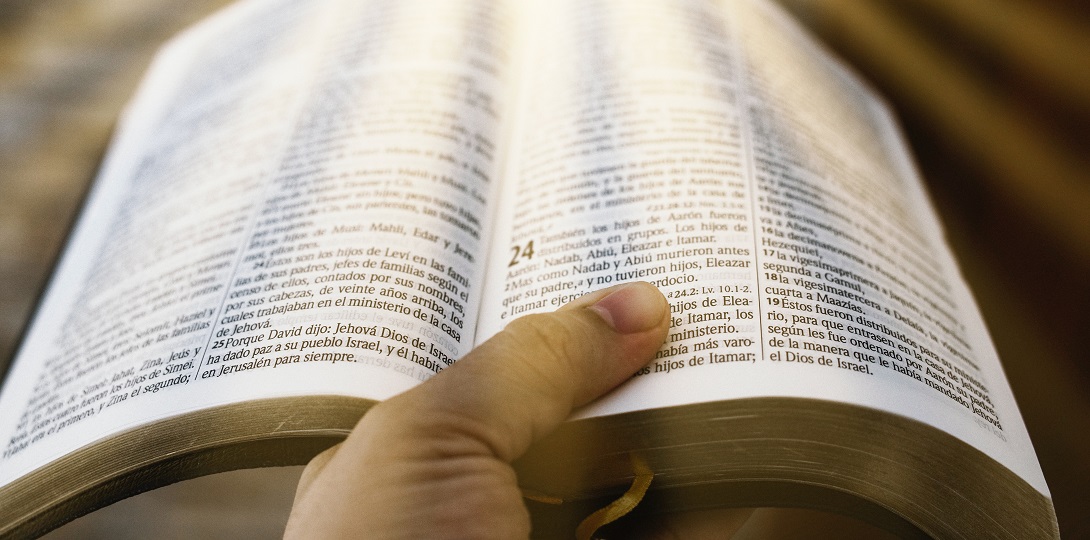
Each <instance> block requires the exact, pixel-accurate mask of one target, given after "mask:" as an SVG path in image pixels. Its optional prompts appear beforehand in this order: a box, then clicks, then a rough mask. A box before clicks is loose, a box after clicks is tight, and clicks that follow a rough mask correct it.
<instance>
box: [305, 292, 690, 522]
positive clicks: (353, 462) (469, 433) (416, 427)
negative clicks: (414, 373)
mask: <svg viewBox="0 0 1090 540" xmlns="http://www.w3.org/2000/svg"><path fill="white" fill-rule="evenodd" d="M669 314H670V306H669V304H668V303H667V302H666V299H665V298H664V297H663V296H662V294H661V293H660V292H659V291H658V289H656V288H655V287H654V286H652V285H650V284H648V283H630V284H625V285H618V286H616V287H612V288H609V289H605V290H602V291H598V292H596V293H591V294H588V295H586V296H583V297H581V298H579V299H577V300H575V301H573V302H571V303H570V304H568V305H566V306H564V307H562V308H560V309H559V310H558V311H556V312H553V313H546V314H539V315H530V316H526V317H522V318H519V319H517V320H515V321H513V322H512V323H511V324H509V325H508V326H507V328H506V329H504V330H503V331H502V332H500V333H499V334H497V335H496V336H494V337H493V338H492V339H490V340H488V341H487V342H485V343H484V344H482V345H481V346H480V347H478V348H476V349H474V350H473V351H472V352H470V353H469V354H468V355H466V356H465V357H464V358H462V359H461V360H459V361H458V362H457V363H455V364H454V365H453V366H451V367H449V368H447V369H445V370H443V371H442V372H441V373H439V374H438V375H436V376H434V377H432V378H431V379H429V380H428V381H426V382H424V383H422V384H420V385H419V386H417V387H415V388H413V389H412V390H409V391H407V392H405V393H403V394H400V395H398V396H396V397H394V398H391V399H389V400H387V401H384V402H382V403H379V404H378V405H375V406H374V407H373V408H372V409H371V410H370V411H369V412H368V413H367V414H366V415H364V417H363V419H362V420H360V423H359V424H358V425H357V426H356V429H354V430H353V431H352V433H351V434H350V435H349V437H348V439H346V440H345V441H344V443H342V444H341V445H339V446H337V447H334V449H331V450H330V451H327V452H326V453H324V454H322V455H320V456H319V457H318V458H315V459H314V460H313V461H312V462H311V464H310V465H309V466H308V467H307V469H306V470H305V471H304V473H303V477H302V478H301V479H300V482H299V488H298V490H297V492H296V501H295V507H294V508H293V509H292V517H291V519H290V520H289V523H288V531H287V532H288V533H289V536H291V534H292V533H300V534H302V531H307V535H311V536H314V535H318V536H321V535H320V534H318V532H319V531H322V532H323V533H322V534H325V533H329V535H331V536H335V535H336V534H340V532H344V531H352V530H369V531H371V532H372V533H374V534H373V535H374V536H376V537H378V536H382V534H380V531H382V530H386V531H399V533H398V535H400V536H403V537H413V535H414V534H415V532H418V531H429V530H430V531H435V530H460V527H462V526H466V525H467V524H471V525H474V526H482V527H486V529H487V530H489V531H491V532H493V533H497V534H496V536H498V537H513V536H525V530H527V528H528V525H529V521H528V518H527V516H526V510H525V507H524V506H523V505H522V499H521V497H520V494H519V491H518V487H517V484H516V481H515V477H514V471H513V470H512V469H511V467H510V466H509V465H508V464H509V463H510V462H511V461H513V460H514V459H516V458H518V457H519V456H520V455H521V454H522V453H523V452H525V451H526V449H527V448H528V447H529V446H530V444H531V443H533V442H534V441H535V440H537V439H539V438H541V437H542V436H544V435H545V434H547V433H549V432H550V431H552V430H553V429H555V428H556V427H557V426H558V425H559V424H560V423H561V422H563V421H564V420H565V419H566V418H567V417H568V416H570V415H571V412H572V410H573V409H575V408H576V407H579V406H581V405H584V404H586V403H587V402H589V401H591V400H593V399H594V398H596V397H598V396H600V395H602V394H604V393H605V392H607V391H608V390H610V389H611V388H613V387H615V386H617V385H618V384H620V383H621V382H623V381H624V380H625V379H627V378H628V377H630V376H631V375H632V374H633V373H634V372H635V371H636V370H637V369H639V368H640V367H642V366H643V365H644V364H646V363H647V362H648V361H649V360H650V359H651V358H652V357H653V356H654V354H655V351H657V350H658V348H659V347H660V346H661V345H662V342H663V340H664V339H665V338H666V333H667V329H668V327H669V319H670V317H669ZM489 516H491V517H489ZM497 520H498V521H497ZM331 531H333V532H331ZM337 531H340V532H337ZM516 531H523V532H521V533H517V532H516ZM431 534H434V532H433V533H431Z"/></svg>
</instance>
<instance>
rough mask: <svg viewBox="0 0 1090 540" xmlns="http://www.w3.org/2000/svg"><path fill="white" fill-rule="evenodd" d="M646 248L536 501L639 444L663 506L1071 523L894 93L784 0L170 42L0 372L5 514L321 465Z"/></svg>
mask: <svg viewBox="0 0 1090 540" xmlns="http://www.w3.org/2000/svg"><path fill="white" fill-rule="evenodd" d="M635 280H642V281H648V282H651V283H653V284H655V285H656V286H658V287H659V288H660V289H661V290H662V291H663V292H664V293H665V294H666V295H667V297H668V298H669V299H670V301H671V305H672V320H671V330H670V334H669V338H668V340H667V342H666V344H665V345H664V346H663V348H662V350H660V351H659V353H658V354H657V356H656V358H655V360H654V361H653V362H652V363H650V364H649V365H648V366H647V367H645V368H644V369H643V370H641V371H640V372H639V373H638V374H637V375H636V376H635V377H633V378H632V380H630V381H629V382H627V383H626V384H625V385H623V386H622V387H620V388H618V389H617V390H615V391H614V392H612V393H611V394H609V395H607V396H606V397H604V398H603V399H601V400H599V401H597V402H595V403H593V404H591V405H589V406H587V407H585V408H584V409H582V410H580V411H579V412H578V413H577V414H576V416H575V417H574V418H573V419H572V420H571V421H570V422H568V423H567V424H566V425H565V426H564V427H563V428H561V430H560V431H558V432H557V433H555V434H554V435H552V436H551V437H550V438H548V439H547V440H545V441H543V442H542V443H541V444H539V445H537V446H535V447H534V448H533V449H531V451H530V452H529V453H528V454H527V455H526V456H524V457H523V458H522V459H521V460H520V461H519V463H518V464H517V468H518V469H519V471H520V481H521V482H522V484H523V485H524V486H525V487H526V489H527V490H529V491H533V492H536V493H541V494H546V495H548V496H551V497H555V498H557V499H561V500H564V501H569V503H568V504H566V505H562V506H560V507H559V508H556V509H548V508H547V509H545V510H542V512H543V513H544V514H547V515H559V514H564V513H567V512H572V510H571V508H572V507H581V502H586V501H591V502H593V501H597V500H599V499H601V498H603V497H609V496H611V495H615V494H617V493H618V492H619V491H623V490H624V488H625V487H626V486H627V485H628V484H629V483H630V482H631V480H632V478H633V476H634V474H635V473H634V470H633V465H632V464H633V463H634V462H635V461H638V462H639V463H641V464H642V466H645V467H646V468H647V469H648V470H650V471H651V472H652V473H654V475H655V476H654V480H653V481H652V484H651V491H650V493H649V495H648V501H647V503H648V504H647V507H648V508H649V509H654V510H657V511H675V510H685V509H699V508H710V507H718V506H761V505H768V506H804V507H812V508H820V509H825V510H831V511H836V512H841V513H846V514H850V515H854V516H857V517H859V518H861V519H865V520H868V521H871V522H873V523H876V524H878V525H880V526H882V527H885V528H887V529H888V530H890V531H893V532H895V533H898V534H901V535H904V536H906V537H911V536H932V537H939V538H969V537H984V536H987V537H1000V538H1047V537H1056V536H1057V532H1056V531H1057V529H1056V522H1055V515H1054V512H1053V510H1052V503H1051V500H1050V498H1049V493H1048V488H1047V486H1046V484H1045V481H1044V478H1043V476H1042V474H1041V471H1040V467H1039V466H1038V464H1037V460H1036V457H1035V455H1034V453H1033V449H1032V446H1031V444H1030V440H1029V437H1028V435H1027V433H1026V429H1025V427H1024V425H1023V422H1022V420H1021V417H1020V415H1019V412H1018V409H1017V406H1016V404H1015V402H1014V398H1013V396H1012V394H1011V391H1010V389H1009V387H1008V384H1007V382H1006V379H1005V378H1004V375H1003V372H1002V369H1001V367H1000V364H999V360H998V358H997V357H996V354H995V352H994V349H993V347H992V345H991V343H990V341H989V338H988V336H987V333H986V330H985V328H984V325H983V321H982V320H981V317H980V315H979V312H978V311H977V309H976V307H975V305H974V303H973V301H972V299H971V298H970V295H969V293H968V289H967V288H966V285H965V283H964V281H963V280H962V279H961V277H960V275H959V273H958V270H957V268H956V266H955V264H954V262H953V260H952V258H951V255H950V251H949V249H948V248H947V247H946V244H945V242H944V240H943V234H942V231H941V228H940V226H939V224H938V221H937V219H936V217H935V213H934V211H933V210H932V208H931V206H930V204H929V202H928V200H927V196H926V194H925V192H924V190H923V188H922V185H921V183H920V181H919V179H918V178H917V175H916V173H915V171H914V169H913V166H912V164H911V161H910V158H909V156H908V153H907V149H906V146H905V144H904V142H903V141H902V140H901V137H900V135H899V133H898V131H897V128H896V126H895V123H894V121H893V119H892V117H891V114H890V112H889V111H888V108H887V107H886V106H885V105H884V104H883V103H882V102H881V101H880V100H879V99H878V98H876V97H875V96H874V94H873V93H872V92H871V91H870V90H869V89H868V88H867V87H866V86H865V85H864V84H862V83H861V82H860V81H859V80H857V78H856V77H854V76H853V75H852V74H851V73H850V72H849V71H848V70H847V69H846V68H845V67H843V66H842V65H840V64H839V63H838V62H837V61H836V60H835V59H833V58H832V57H831V56H830V55H829V54H828V53H827V52H825V51H824V50H823V49H822V47H821V46H820V45H819V44H817V43H816V42H814V41H813V40H812V39H811V38H810V37H809V36H807V35H806V34H805V33H804V32H802V31H801V30H800V29H799V28H797V27H796V26H795V25H794V24H793V23H792V22H791V21H789V20H788V19H787V17H786V16H785V15H784V14H782V13H781V12H780V11H779V10H778V9H777V8H775V7H774V6H772V5H770V4H769V3H767V2H765V1H761V0H731V1H727V0H723V1H716V2H713V1H697V0H692V1H682V0H677V1H667V0H661V1H659V0H656V1H646V2H631V1H624V0H600V1H575V0H571V1H550V2H546V1H520V0H509V1H502V0H493V1H469V0H465V1H460V2H418V1H393V0H390V1H380V0H373V1H367V2H352V1H347V0H322V1H315V2H301V1H291V0H263V1H258V0H255V1H248V2H241V3H239V4H236V5H235V6H233V7H231V8H229V9H227V10H225V11H223V12H221V13H219V14H218V15H216V16H215V17H213V18H212V19H209V20H207V21H205V22H204V23H202V24H200V25H198V26H197V27H194V28H192V29H190V30H188V31H187V32H185V33H184V34H182V35H181V36H179V37H178V38H176V39H175V40H173V41H172V42H171V43H169V44H168V45H167V46H166V47H165V48H164V49H163V50H162V52H161V53H160V55H159V56H158V57H157V59H156V61H155V63H154V64H153V66H152V67H151V69H150V71H149V73H148V75H147V77H146V79H145V81H144V83H143V85H142V87H141V89H140V90H139V92H138V94H137V96H136V97H135V98H134V100H133V101H132V102H131V104H130V106H129V108H128V110H127V111H126V114H125V116H124V117H123V119H122V122H121V123H120V125H119V127H118V129H117V132H116V135H115V140H114V143H113V145H112V147H111V149H110V151H109V153H108V155H107V157H106V159H105V161H104V163H103V166H102V169H101V171H100V174H99V177H98V179H97V180H96V182H95V184H94V185H93V187H92V190H91V192H90V193H89V195H88V198H87V202H86V204H85V206H84V209H83V211H82V213H81V215H80V217H79V219H78V221H77V223H76V225H75V228H74V230H73V231H72V233H71V236H70V238H69V242H68V245H67V247H66V249H65V251H64V253H63V255H62V257H61V259H60V262H59V263H58V266H57V268H56V270H55V272H54V275H53V278H52V279H51V282H50V284H49V287H48V288H47V290H46V291H45V294H44V296H43V298H42V300H41V302H40V305H39V307H38V309H37V312H36V315H35V316H34V319H33V320H32V322H31V325H30V327H29V329H28V331H27V334H26V337H25V339H24V341H23V344H22V346H21V348H20V350H19V352H18V354H17V356H16V358H15V361H14V362H13V364H12V367H11V369H10V370H9V372H8V373H7V374H6V376H5V379H4V384H3V390H2V394H0V441H2V443H0V449H2V450H0V536H24V535H30V534H37V533H41V532H44V531H47V530H49V529H51V528H53V527H56V526H57V525H59V524H61V523H63V522H65V521H68V520H70V519H73V518H74V517H77V516H79V515H81V514H84V513H86V512H89V511H91V510H93V509H95V508H98V507H100V506H103V505H106V504H109V503H111V502H113V501H116V500H118V499H120V498H123V497H126V496H129V495H132V494H134V493H137V492H140V491H143V490H147V489H151V488H154V487H156V486H160V485H164V484H166V483H169V482H173V481H177V480H181V479H185V478H191V477H194V476H197V475H202V474H209V473H213V472H218V471H224V470H230V469H234V468H240V467H258V466H270V465H284V464H299V463H305V462H306V460H307V459H309V458H310V457H311V456H313V455H315V454H316V453H317V452H319V451H321V450H322V449H324V448H326V447H328V446H329V445H331V444H333V443H335V442H336V441H338V440H340V439H341V438H343V437H344V436H345V435H346V434H347V432H348V431H349V430H350V429H351V428H352V426H353V425H354V424H355V423H356V421H357V420H358V419H359V417H360V416H361V415H362V414H363V413H364V412H365V411H366V410H367V408H368V407H369V406H370V405H371V404H374V403H376V402H377V401H380V400H383V399H385V398H388V397H390V396H392V395H395V394H397V393H399V392H401V391H404V390H406V389H408V388H410V387H412V386H413V385H416V384H418V383H419V382H420V381H423V380H426V379H427V378H428V377H430V376H431V375H433V374H434V373H436V372H438V371H440V370H442V369H444V368H446V367H447V366H450V365H451V364H452V363H454V362H455V361H456V360H457V359H458V358H459V357H460V356H462V355H463V354H465V353H466V352H467V351H468V350H469V349H471V348H472V347H473V346H474V345H475V344H477V343H480V342H482V341H484V340H485V339H487V338H488V337H489V336H491V335H493V334H495V333H496V332H498V331H499V330H500V329H501V328H503V326H504V325H505V324H506V323H507V322H508V321H510V320H511V319H513V318H516V317H518V316H521V315H523V314H529V313H534V312H540V311H547V310H552V309H555V308H557V307H559V306H560V305H563V304H564V303H566V302H568V301H570V300H571V299H574V298H576V297H578V296H579V295H582V294H584V293H587V292H590V291H593V290H596V289H600V288H603V287H606V286H609V285H615V284H618V283H623V282H627V281H635ZM550 513H551V514H550ZM560 520H561V518H548V519H543V520H540V522H541V528H540V530H541V531H547V530H548V529H549V523H556V522H558V521H560ZM543 534H544V533H543Z"/></svg>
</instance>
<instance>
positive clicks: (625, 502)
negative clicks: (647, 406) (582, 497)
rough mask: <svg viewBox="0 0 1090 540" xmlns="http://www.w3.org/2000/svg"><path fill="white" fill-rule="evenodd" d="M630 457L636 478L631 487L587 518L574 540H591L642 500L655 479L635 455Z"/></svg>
mask: <svg viewBox="0 0 1090 540" xmlns="http://www.w3.org/2000/svg"><path fill="white" fill-rule="evenodd" d="M631 457H632V468H633V469H634V471H635V473H636V477H635V478H633V479H632V485H631V486H630V487H629V488H628V491H626V492H624V495H621V496H620V498H618V499H617V500H615V501H613V502H611V503H609V504H608V505H606V506H605V507H604V508H601V509H599V510H598V511H597V512H594V513H593V514H591V515H589V516H587V518H586V519H584V520H583V522H582V523H580V524H579V527H578V528H576V529H575V538H576V540H592V538H593V535H594V533H595V532H596V531H597V530H598V529H600V528H602V527H603V526H605V525H608V524H610V523H613V522H614V521H617V520H618V519H620V518H621V517H623V516H624V515H625V514H627V513H629V512H631V511H632V509H633V508H635V507H636V505H637V504H639V503H640V501H641V500H643V496H644V495H645V494H646V493H647V488H648V487H650V486H651V479H652V478H654V477H655V473H653V472H651V469H650V468H648V467H647V464H646V463H644V461H643V460H642V459H640V458H639V457H637V456H636V455H635V454H632V455H631Z"/></svg>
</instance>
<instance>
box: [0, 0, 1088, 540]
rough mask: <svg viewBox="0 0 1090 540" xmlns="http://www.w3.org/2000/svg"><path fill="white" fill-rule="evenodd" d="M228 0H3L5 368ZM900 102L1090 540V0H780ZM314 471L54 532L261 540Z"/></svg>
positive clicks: (245, 480) (110, 514)
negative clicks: (155, 92)
mask: <svg viewBox="0 0 1090 540" xmlns="http://www.w3.org/2000/svg"><path fill="white" fill-rule="evenodd" d="M226 3H228V2H226V1H224V0H188V1H185V2H181V1H177V0H142V1H139V2H133V1H131V0H0V369H3V368H4V367H5V366H6V364H7V362H8V361H9V360H10V357H11V355H12V354H13V353H14V347H15V345H16V344H17V341H18V338H19V336H20V334H21V332H22V329H23V326H24V325H25V324H26V322H27V320H28V318H29V317H30V315H31V312H32V309H33V306H34V303H35V300H36V298H37V295H38V292H39V290H40V288H41V287H42V286H43V284H44V283H45V280H46V279H47V278H48V275H49V272H50V270H51V268H52V264H53V260H54V257H55V256H56V253H57V251H58V250H59V249H60V246H61V244H62V242H63V240H64V237H65V234H66V232H67V231H68V228H69V225H70V223H71V220H72V219H73V217H74V215H75V213H76V211H77V210H78V206H79V203H80V201H81V197H82V195H83V193H84V191H85V189H86V187H87V185H88V183H89V181H90V180H91V179H92V178H93V176H94V173H95V169H96V167H97V166H98V163H99V160H100V159H101V156H102V153H103V151H104V149H105V147H106V145H107V142H108V140H109V137H110V134H111V130H112V128H113V126H114V123H115V121H116V118H117V115H118V113H119V111H120V110H121V107H122V106H123V105H124V104H125V102H126V101H127V100H128V98H129V97H130V96H131V94H132V92H133V89H134V87H135V85H136V83H137V82H138V81H139V77H140V75H141V73H142V72H143V70H144V69H145V67H146V66H147V63H148V61H149V60H150V58H151V55H152V54H153V53H154V51H155V49H156V48H157V47H158V45H159V44H161V43H162V42H163V41H164V40H165V39H166V38H167V37H169V36H170V35H172V34H174V33H175V32H177V31H178V30H180V29H182V28H184V27H185V26H187V25H189V24H191V23H192V22H194V21H196V20H198V19H200V18H201V17H203V16H205V15H206V14H208V13H210V12H211V11H213V10H215V9H216V8H218V7H220V6H222V5H224V4H226ZM781 3H783V4H784V5H785V6H786V7H787V8H788V9H789V10H790V11H792V12H793V13H794V14H795V15H796V16H797V17H799V18H800V19H801V20H802V21H803V22H804V23H805V24H806V25H807V26H809V27H810V28H811V29H812V30H813V31H814V33H815V34H817V35H818V36H819V37H821V38H822V39H823V40H824V41H825V42H826V43H827V44H828V45H829V47H830V48H831V49H833V50H834V51H836V52H837V53H838V54H840V55H841V56H842V57H844V58H845V59H846V60H847V61H848V63H850V64H851V65H853V66H854V68H855V69H856V70H857V71H859V72H860V73H861V74H862V75H864V76H865V77H866V78H867V79H869V80H870V81H871V83H872V84H873V85H874V86H875V87H876V88H878V89H879V91H880V92H881V93H882V94H884V95H885V96H886V97H887V98H888V99H889V101H890V102H891V104H892V105H893V106H894V108H895V109H896V111H897V113H898V115H899V117H900V119H901V121H902V123H903V126H904V129H905V132H906V134H907V136H908V139H909V141H910V143H911V145H912V147H913V151H914V153H915V156H916V159H917V162H918V164H919V167H920V169H921V172H922V175H923V177H924V180H925V181H926V183H927V186H928V189H929V191H930V192H931V194H932V197H933V200H934V202H935V204H936V206H937V207H938V209H939V212H940V214H941V217H942V220H943V223H944V225H945V227H946V230H947V234H948V237H949V240H950V243H951V245H952V247H953V249H954V251H955V253H956V257H957V259H958V261H959V263H960V264H961V267H962V271H963V273H964V274H965V277H966V279H967V280H968V282H969V285H970V287H971V288H972V289H973V292H974V293H975V295H976V298H977V300H978V302H979V304H980V307H981V310H982V311H983V313H984V319H985V321H986V322H987V324H988V326H989V328H990V330H991V332H992V336H993V339H994V340H995V343H996V347H997V348H998V349H999V355H1000V357H1001V358H1002V359H1003V361H1004V366H1005V368H1006V370H1007V375H1008V377H1009V378H1010V381H1011V384H1012V386H1013V388H1014V393H1015V396H1016V397H1017V399H1018V402H1019V404H1020V406H1021V408H1022V412H1023V415H1024V418H1025V421H1026V425H1027V427H1028V428H1029V432H1030V435H1031V436H1032V438H1033V441H1034V444H1035V446H1036V448H1037V454H1038V457H1039V459H1040V461H1041V465H1042V467H1043V469H1044V473H1045V477H1046V478H1047V479H1048V483H1049V486H1050V488H1051V490H1052V495H1053V499H1054V502H1055V505H1056V511H1057V514H1058V517H1059V523H1060V530H1061V533H1062V534H1063V536H1064V538H1090V487H1088V486H1087V482H1088V480H1090V458H1088V456H1090V384H1088V383H1090V353H1088V352H1087V345H1088V342H1090V315H1088V310H1090V173H1088V172H1087V171H1088V170H1090V169H1088V166H1090V152H1088V150H1090V3H1087V2H1084V1H1083V0H781ZM300 470H301V468H298V467H295V468H285V469H271V470H262V471H238V472H233V473H227V474H225V475H217V476H212V477H206V478H201V479H197V480H193V481H189V482H183V483H180V484H176V485H173V486H170V487H167V488H163V489H159V490H155V491H152V492H149V493H146V494H143V495H140V496H137V497H134V498H131V499H128V500H126V501H122V502H120V503H117V504H115V505H113V506H111V507H108V508H106V509H103V510H100V511H98V512H95V513H93V514H91V515H89V516H87V517H84V518H81V519H78V520H76V521H74V522H72V523H70V524H69V525H66V526H65V527H63V528H61V529H59V530H57V531H55V532H54V533H52V534H51V535H50V538H54V539H58V538H87V537H109V538H145V537H156V538H191V537H203V538H236V539H240V538H266V537H278V536H279V535H280V534H281V532H282V530H283V525H284V523H285V521H286V519H287V511H288V510H289V509H290V504H291V498H292V494H293V490H294V484H295V481H296V479H297V478H298V475H299V472H300Z"/></svg>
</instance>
